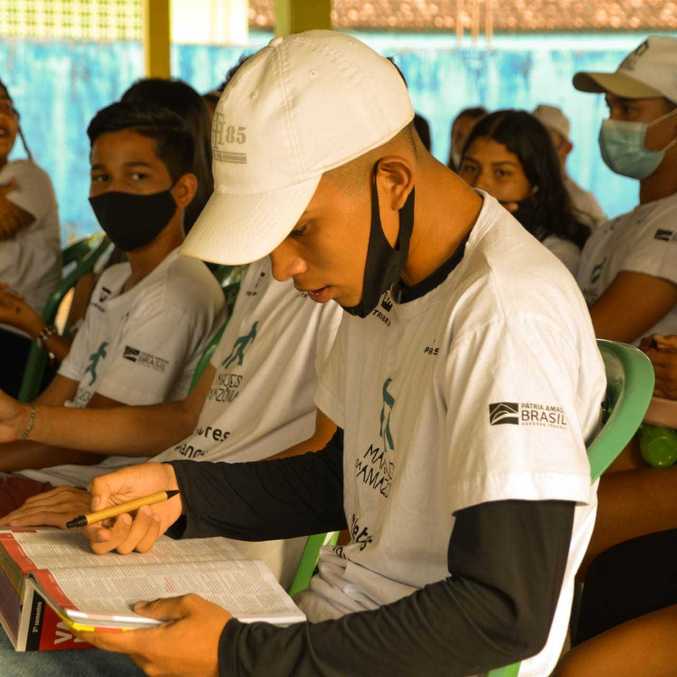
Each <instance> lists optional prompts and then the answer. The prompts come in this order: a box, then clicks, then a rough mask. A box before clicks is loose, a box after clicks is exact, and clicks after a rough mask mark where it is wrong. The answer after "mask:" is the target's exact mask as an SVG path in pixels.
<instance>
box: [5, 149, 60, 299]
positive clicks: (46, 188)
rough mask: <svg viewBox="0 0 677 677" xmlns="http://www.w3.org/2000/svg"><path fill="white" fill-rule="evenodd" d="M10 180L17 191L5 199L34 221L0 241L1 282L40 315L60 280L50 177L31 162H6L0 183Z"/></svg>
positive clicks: (55, 212)
mask: <svg viewBox="0 0 677 677" xmlns="http://www.w3.org/2000/svg"><path fill="white" fill-rule="evenodd" d="M12 179H14V180H15V181H16V184H17V188H16V189H15V190H13V191H12V192H11V193H8V194H7V199H8V200H9V201H10V202H13V203H14V204H15V205H16V206H17V207H21V208H22V209H24V210H25V211H27V212H28V213H30V214H32V215H33V216H34V217H35V220H34V221H33V223H31V224H30V225H29V226H28V227H27V228H22V229H21V230H19V231H18V232H17V233H16V234H15V235H13V236H12V237H11V238H9V239H8V240H3V241H2V242H0V282H4V283H5V284H8V285H10V286H11V287H12V289H14V290H16V291H17V292H19V294H20V295H21V296H23V297H24V299H25V300H26V302H27V303H28V304H29V305H31V306H32V307H33V308H35V309H36V310H37V311H38V312H40V311H41V310H42V308H43V306H44V305H45V303H46V302H47V299H48V298H49V295H50V294H51V293H52V292H53V291H54V289H56V287H57V285H58V284H59V280H60V279H61V241H60V234H59V212H58V208H57V204H56V198H55V196H54V190H53V188H52V182H51V181H50V180H49V176H48V175H47V174H46V172H44V171H43V170H42V169H40V167H38V166H37V165H36V164H35V163H34V162H32V161H31V160H15V161H14V162H8V163H7V164H6V165H5V166H4V167H3V168H2V169H0V184H5V183H9V181H11V180H12Z"/></svg>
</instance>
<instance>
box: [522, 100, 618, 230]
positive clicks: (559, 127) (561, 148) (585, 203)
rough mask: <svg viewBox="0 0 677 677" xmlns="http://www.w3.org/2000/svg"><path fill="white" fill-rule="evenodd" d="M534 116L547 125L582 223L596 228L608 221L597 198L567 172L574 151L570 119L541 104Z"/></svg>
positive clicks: (557, 109) (559, 111) (565, 182)
mask: <svg viewBox="0 0 677 677" xmlns="http://www.w3.org/2000/svg"><path fill="white" fill-rule="evenodd" d="M534 115H535V116H536V117H537V118H538V119H539V120H540V121H541V122H542V123H543V124H544V125H545V128H546V129H547V130H548V132H549V134H550V138H551V139H552V143H553V145H554V146H555V150H556V151H557V155H558V156H559V161H560V164H561V165H562V178H563V179H564V185H565V186H566V189H567V191H568V192H569V197H570V198H571V204H572V205H573V208H574V210H575V211H576V215H577V216H578V218H579V220H580V221H581V222H582V223H585V224H586V225H587V226H590V227H591V228H594V227H595V226H596V225H598V224H600V223H602V222H603V221H606V220H607V217H606V214H605V213H604V210H603V209H602V208H601V207H600V204H599V202H597V200H596V198H595V196H594V195H593V194H592V193H591V192H590V191H587V190H584V189H583V188H581V186H579V185H578V184H577V183H576V182H575V181H574V180H573V179H572V178H571V177H570V176H569V173H568V172H567V158H568V157H569V154H570V153H571V151H572V150H573V149H574V144H573V141H572V140H571V123H570V122H569V118H568V117H567V116H566V115H565V114H564V113H563V112H562V109H561V108H558V107H557V106H548V105H546V104H541V105H539V106H536V108H535V109H534Z"/></svg>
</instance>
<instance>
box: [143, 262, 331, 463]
mask: <svg viewBox="0 0 677 677" xmlns="http://www.w3.org/2000/svg"><path fill="white" fill-rule="evenodd" d="M342 314H343V311H342V310H341V308H340V307H339V306H338V305H337V304H335V303H326V304H324V305H320V304H317V303H315V302H314V301H312V300H311V299H310V298H308V296H307V295H306V294H300V293H299V292H298V291H296V289H295V288H294V285H293V283H292V281H291V280H289V281H287V282H276V281H275V280H274V279H273V276H272V274H271V267H270V260H269V259H268V258H265V259H261V260H260V261H257V262H256V263H252V264H251V265H250V266H249V269H248V271H247V273H246V275H245V277H244V279H243V281H242V284H241V286H240V292H239V294H238V297H237V302H236V304H235V308H234V310H233V316H232V317H231V319H230V321H229V323H228V326H227V327H226V331H225V332H224V335H223V338H222V339H221V342H220V343H219V346H218V348H217V349H216V351H215V352H214V355H213V357H212V366H213V367H214V369H215V370H216V373H215V376H214V380H213V382H212V385H211V388H210V390H209V393H208V395H207V399H206V400H205V403H204V405H203V407H202V411H201V413H200V418H199V421H198V424H197V427H196V429H195V431H194V432H193V433H192V435H190V436H189V437H187V438H186V439H185V440H183V441H182V442H181V443H179V444H177V445H176V446H174V447H172V448H170V449H168V450H167V451H165V452H163V453H162V454H159V455H158V456H156V457H154V459H153V460H154V461H170V460H180V459H192V460H198V461H231V462H241V461H258V460H261V459H264V458H269V457H270V456H272V455H274V454H277V453H279V452H281V451H284V450H285V449H287V448H288V447H290V446H292V445H294V444H298V443H299V442H302V441H304V440H306V439H308V438H309V437H310V436H311V435H312V434H313V432H314V430H315V403H314V399H313V398H314V395H315V387H316V385H317V371H318V369H319V367H320V366H321V365H322V364H323V363H324V361H325V360H326V358H327V356H328V355H329V352H330V350H331V347H332V345H333V342H334V337H335V335H336V331H337V330H338V326H339V324H340V322H341V316H342Z"/></svg>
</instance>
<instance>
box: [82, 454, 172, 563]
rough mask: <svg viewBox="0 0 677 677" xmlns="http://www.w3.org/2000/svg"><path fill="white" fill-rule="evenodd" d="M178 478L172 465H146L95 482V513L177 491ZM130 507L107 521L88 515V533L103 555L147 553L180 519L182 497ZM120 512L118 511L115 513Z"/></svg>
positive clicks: (93, 502) (94, 546) (92, 493)
mask: <svg viewBox="0 0 677 677" xmlns="http://www.w3.org/2000/svg"><path fill="white" fill-rule="evenodd" d="M178 488H179V487H178V484H177V481H176V475H175V474H174V469H173V468H172V466H171V465H168V464H164V463H144V464H142V465H137V466H133V467H130V468H124V469H122V470H118V471H117V472H114V473H111V474H109V475H101V476H100V477H97V478H95V479H94V480H93V481H92V484H91V487H90V493H91V495H92V511H93V512H97V513H98V512H100V511H103V510H106V509H109V508H115V507H117V506H119V507H124V506H122V504H123V503H128V502H130V501H136V500H137V499H142V498H145V497H149V496H152V495H154V494H157V493H158V492H176V491H178ZM136 507H137V506H129V507H128V508H127V509H128V510H132V509H133V510H134V511H133V512H123V513H122V514H118V515H116V516H113V517H109V518H108V519H105V520H104V521H98V518H100V517H101V516H96V515H93V514H91V513H90V514H89V515H88V516H83V517H88V518H89V519H88V520H87V522H88V523H89V524H90V526H87V527H86V529H85V531H86V533H87V536H88V538H89V541H90V545H91V548H92V550H93V551H94V552H95V553H97V554H103V553H106V552H111V551H112V550H116V551H117V552H119V553H120V554H121V555H127V554H129V553H130V552H133V551H135V550H136V551H137V552H147V551H148V550H150V549H151V548H152V547H153V544H154V543H155V541H156V540H157V539H158V538H159V537H160V536H161V535H162V534H164V533H165V531H167V529H169V527H170V526H171V525H172V524H174V522H176V520H177V519H178V518H179V517H180V516H181V497H180V496H179V495H178V494H176V495H173V496H171V497H169V498H168V499H167V500H165V499H164V497H163V498H162V500H160V501H159V502H152V504H151V505H143V506H142V507H138V509H135V508H136ZM113 512H117V511H115V510H114V511H113ZM92 522H95V523H92Z"/></svg>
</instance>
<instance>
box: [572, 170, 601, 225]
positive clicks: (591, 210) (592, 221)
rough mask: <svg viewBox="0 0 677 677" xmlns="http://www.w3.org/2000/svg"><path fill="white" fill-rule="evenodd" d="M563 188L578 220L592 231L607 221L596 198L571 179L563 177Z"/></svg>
mask: <svg viewBox="0 0 677 677" xmlns="http://www.w3.org/2000/svg"><path fill="white" fill-rule="evenodd" d="M564 186H565V188H566V189H567V193H569V198H570V200H571V204H572V206H573V208H574V211H575V212H576V215H577V216H578V218H579V220H580V221H581V222H582V223H584V224H585V225H586V226H590V229H591V230H594V229H595V228H596V226H598V225H599V224H600V223H604V222H605V221H606V220H607V217H606V214H605V213H604V210H603V209H602V207H601V206H600V204H599V202H597V198H595V196H594V195H593V194H592V193H591V192H590V191H587V190H585V189H583V188H581V187H580V186H579V185H578V184H577V183H576V182H575V181H574V180H573V179H572V178H571V177H569V176H565V177H564Z"/></svg>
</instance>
